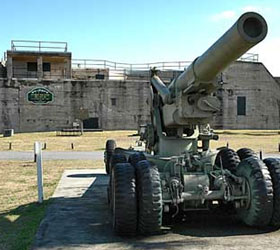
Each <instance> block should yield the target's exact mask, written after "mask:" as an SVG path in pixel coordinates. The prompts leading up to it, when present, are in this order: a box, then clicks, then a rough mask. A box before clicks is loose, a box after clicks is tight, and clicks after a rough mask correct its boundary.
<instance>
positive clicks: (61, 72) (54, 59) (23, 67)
mask: <svg viewBox="0 0 280 250" xmlns="http://www.w3.org/2000/svg"><path fill="white" fill-rule="evenodd" d="M71 56H72V55H71V53H67V52H65V53H64V52H31V51H9V50H8V51H7V63H6V65H7V77H8V78H9V79H11V78H18V79H20V78H39V79H42V78H43V79H62V78H63V79H70V78H71ZM28 62H36V63H37V71H28V70H27V63H28ZM43 63H50V65H51V70H50V71H43Z"/></svg>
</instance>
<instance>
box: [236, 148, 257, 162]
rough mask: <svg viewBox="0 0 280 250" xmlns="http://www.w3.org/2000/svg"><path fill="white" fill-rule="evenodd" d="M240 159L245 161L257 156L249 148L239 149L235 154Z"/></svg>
mask: <svg viewBox="0 0 280 250" xmlns="http://www.w3.org/2000/svg"><path fill="white" fill-rule="evenodd" d="M236 153H237V154H238V156H239V158H240V160H243V159H246V158H248V157H251V156H255V157H258V156H257V154H256V153H255V152H254V151H253V150H252V149H250V148H240V149H238V150H237V152H236Z"/></svg>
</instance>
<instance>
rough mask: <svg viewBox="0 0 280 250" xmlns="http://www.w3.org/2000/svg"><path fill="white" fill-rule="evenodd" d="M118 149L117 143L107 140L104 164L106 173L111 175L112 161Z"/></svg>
mask: <svg viewBox="0 0 280 250" xmlns="http://www.w3.org/2000/svg"><path fill="white" fill-rule="evenodd" d="M115 148H116V142H115V141H114V140H107V141H106V146H105V153H104V162H105V170H106V173H107V174H109V173H110V160H111V157H112V155H113V153H114V150H115Z"/></svg>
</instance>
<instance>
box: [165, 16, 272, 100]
mask: <svg viewBox="0 0 280 250" xmlns="http://www.w3.org/2000/svg"><path fill="white" fill-rule="evenodd" d="M266 34H267V24H266V21H265V19H264V18H263V17H262V16H261V15H259V14H257V13H254V12H247V13H244V14H243V15H242V16H241V17H240V18H239V19H238V20H237V21H236V23H235V24H234V25H233V26H232V27H231V28H230V29H229V30H228V31H227V32H226V33H225V34H224V35H223V36H222V37H221V38H220V39H219V40H217V41H216V42H215V43H214V44H213V45H212V46H211V47H210V48H209V49H208V50H207V51H206V52H205V53H204V54H203V55H201V56H200V57H198V58H197V59H195V61H194V62H193V63H192V64H191V65H190V66H189V67H188V68H187V69H186V70H185V71H184V72H183V73H182V74H181V75H180V76H179V77H178V78H177V79H175V80H174V81H173V82H172V83H171V84H170V85H169V91H170V93H171V94H173V95H174V93H175V88H176V92H178V91H184V93H194V92H196V91H199V90H201V89H204V90H205V91H206V92H211V91H212V90H213V89H214V83H213V79H214V78H215V77H216V75H217V74H218V73H219V72H221V71H222V70H223V69H224V68H226V67H227V66H228V65H229V64H230V63H232V62H233V61H235V60H236V59H238V58H239V57H240V56H241V55H243V54H244V53H245V52H247V51H248V50H249V49H250V48H251V47H253V46H254V45H256V44H257V43H259V42H260V41H262V40H263V39H264V38H265V36H266Z"/></svg>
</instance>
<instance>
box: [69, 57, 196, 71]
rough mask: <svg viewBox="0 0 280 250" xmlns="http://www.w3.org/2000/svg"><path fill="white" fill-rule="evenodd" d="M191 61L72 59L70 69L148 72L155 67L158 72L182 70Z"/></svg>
mask: <svg viewBox="0 0 280 250" xmlns="http://www.w3.org/2000/svg"><path fill="white" fill-rule="evenodd" d="M190 63H191V61H173V62H153V63H121V62H112V61H108V60H94V59H72V69H86V68H95V69H109V70H127V71H134V70H150V69H151V68H153V67H156V68H157V69H159V70H184V68H185V67H186V66H188V65H190Z"/></svg>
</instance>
